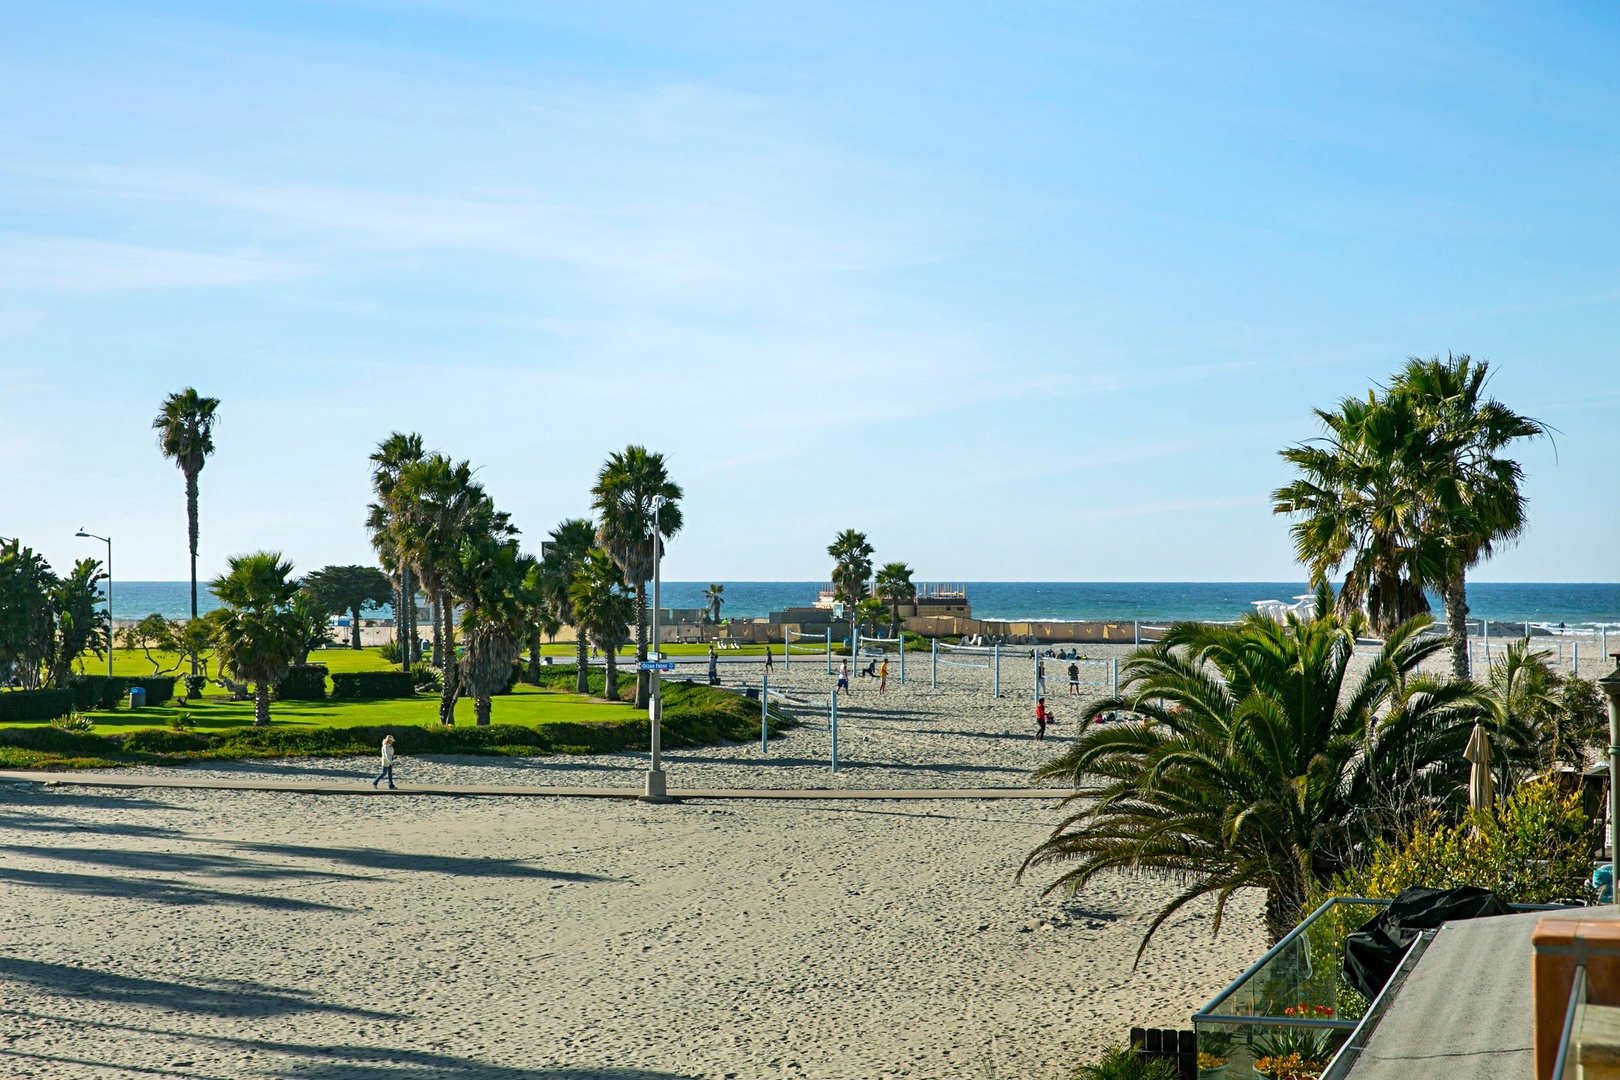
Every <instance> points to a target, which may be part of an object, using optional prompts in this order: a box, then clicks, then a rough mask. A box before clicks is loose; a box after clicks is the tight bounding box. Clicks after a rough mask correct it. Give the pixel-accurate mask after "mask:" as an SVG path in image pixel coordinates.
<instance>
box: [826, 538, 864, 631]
mask: <svg viewBox="0 0 1620 1080" xmlns="http://www.w3.org/2000/svg"><path fill="white" fill-rule="evenodd" d="M827 554H828V555H831V556H832V558H833V574H832V578H833V595H834V596H842V597H843V599H844V606H845V608H846V609H847V610H848V611H849V640H850V645H851V647H852V648H853V647H854V642H855V628H856V627H857V626H858V625H859V618H860V616H859V613H858V612H857V610H856V609H857V608H858V607H859V606H860V603H861V598H862V597H864V596H865V595H866V583H867V582H868V581H869V580H871V577H872V545H871V544H869V543H867V540H866V534H865V533H863V532H856V531H855V530H854V529H845V530H844V531H843V532H841V533H839V534H838V535H837V536H835V537H833V542H832V543H831V544H828V545H827Z"/></svg>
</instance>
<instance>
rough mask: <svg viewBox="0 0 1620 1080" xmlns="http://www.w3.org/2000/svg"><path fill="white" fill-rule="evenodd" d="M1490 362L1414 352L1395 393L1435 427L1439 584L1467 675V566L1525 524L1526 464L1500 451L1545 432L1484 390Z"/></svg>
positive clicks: (1431, 495)
mask: <svg viewBox="0 0 1620 1080" xmlns="http://www.w3.org/2000/svg"><path fill="white" fill-rule="evenodd" d="M1489 379H1490V365H1489V364H1487V363H1485V362H1484V361H1475V360H1474V359H1473V358H1472V357H1469V356H1468V355H1466V354H1464V355H1462V356H1451V355H1449V354H1448V355H1447V356H1446V358H1445V359H1444V360H1441V359H1440V358H1439V357H1438V356H1436V357H1431V358H1430V359H1428V360H1420V359H1418V358H1417V357H1413V358H1412V359H1411V360H1409V361H1408V362H1407V364H1406V367H1405V368H1404V369H1402V371H1401V372H1400V374H1398V375H1396V376H1395V379H1394V381H1393V382H1392V383H1391V385H1390V395H1391V396H1392V397H1393V396H1399V397H1402V398H1405V399H1406V400H1407V401H1408V402H1410V405H1411V408H1412V409H1413V411H1415V412H1416V414H1417V415H1418V416H1419V417H1420V418H1421V420H1422V422H1423V423H1424V424H1425V425H1426V426H1427V427H1428V428H1429V431H1430V433H1431V434H1430V437H1429V438H1428V439H1427V440H1426V442H1425V444H1424V446H1425V449H1426V450H1427V455H1426V460H1425V461H1423V462H1422V468H1423V477H1424V479H1423V489H1424V494H1425V495H1426V496H1427V497H1428V500H1429V503H1430V505H1429V521H1428V526H1427V528H1428V531H1429V533H1430V534H1431V535H1432V536H1434V537H1435V538H1436V539H1437V540H1438V542H1439V544H1440V545H1441V547H1442V548H1443V550H1444V553H1445V569H1444V572H1443V574H1442V580H1441V581H1440V582H1438V583H1437V584H1438V585H1439V587H1440V592H1441V595H1442V596H1443V597H1444V600H1445V606H1446V622H1447V624H1448V625H1449V627H1450V629H1451V642H1452V644H1451V649H1452V654H1451V655H1452V660H1451V667H1452V673H1453V674H1455V675H1456V677H1457V678H1459V679H1461V678H1467V676H1468V583H1467V578H1468V571H1469V570H1470V569H1472V568H1473V567H1474V566H1476V565H1478V564H1479V563H1480V562H1482V561H1484V560H1485V559H1488V558H1490V557H1491V556H1492V555H1493V554H1494V553H1495V550H1496V547H1497V546H1498V545H1500V544H1503V543H1506V542H1509V541H1512V540H1514V539H1517V538H1518V537H1519V535H1520V534H1522V533H1523V532H1524V528H1525V499H1524V495H1523V494H1522V493H1521V492H1520V490H1519V482H1520V481H1521V480H1522V479H1523V477H1524V470H1523V469H1522V468H1520V466H1519V463H1518V462H1517V461H1514V460H1513V459H1512V458H1508V457H1504V456H1503V455H1502V451H1504V450H1506V449H1507V448H1508V447H1509V446H1511V445H1512V444H1513V443H1515V442H1517V441H1519V440H1521V439H1534V438H1539V437H1540V436H1543V435H1545V434H1547V428H1546V426H1545V425H1543V424H1542V423H1541V422H1540V421H1538V420H1532V419H1531V418H1530V417H1528V416H1522V415H1520V414H1519V413H1516V412H1514V411H1513V410H1512V409H1509V408H1508V407H1507V406H1506V405H1504V404H1502V403H1501V402H1500V401H1498V400H1496V399H1495V398H1488V397H1486V395H1485V386H1486V383H1487V382H1488V381H1489Z"/></svg>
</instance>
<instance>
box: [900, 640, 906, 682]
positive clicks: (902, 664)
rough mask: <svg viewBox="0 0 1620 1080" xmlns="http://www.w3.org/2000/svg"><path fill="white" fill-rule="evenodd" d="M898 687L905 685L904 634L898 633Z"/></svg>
mask: <svg viewBox="0 0 1620 1080" xmlns="http://www.w3.org/2000/svg"><path fill="white" fill-rule="evenodd" d="M899 640H900V685H901V686H904V685H906V632H905V631H904V630H902V631H900V639H899Z"/></svg>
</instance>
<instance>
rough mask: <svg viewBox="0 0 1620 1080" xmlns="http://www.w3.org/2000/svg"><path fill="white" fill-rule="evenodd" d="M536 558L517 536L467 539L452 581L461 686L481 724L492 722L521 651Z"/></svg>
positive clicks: (462, 546)
mask: <svg viewBox="0 0 1620 1080" xmlns="http://www.w3.org/2000/svg"><path fill="white" fill-rule="evenodd" d="M533 567H534V560H533V559H531V558H530V557H529V556H527V555H524V554H522V553H521V552H520V551H519V550H518V544H517V541H516V540H510V539H503V538H499V537H495V536H488V535H474V536H466V537H463V538H462V541H461V548H460V551H459V552H458V553H457V559H456V564H455V566H454V567H453V568H452V569H451V574H450V578H451V583H452V586H453V590H454V592H455V594H456V596H457V597H459V598H460V600H461V604H462V612H461V640H462V644H463V648H462V655H461V659H460V660H459V661H458V666H459V667H460V669H461V680H460V681H461V684H462V686H463V687H464V688H465V690H466V693H467V694H468V695H469V696H470V697H471V698H472V699H473V711H474V715H475V717H476V723H477V724H478V726H479V727H488V726H489V715H490V698H491V697H492V696H493V695H494V694H496V693H498V692H500V691H502V690H504V689H505V688H506V686H507V681H508V680H509V679H510V678H511V676H512V664H513V663H514V662H515V661H516V660H517V658H518V656H519V654H520V652H521V651H522V642H523V634H524V631H525V628H526V626H527V624H528V621H529V612H530V605H531V604H532V603H533V598H532V597H531V596H530V595H529V584H530V581H531V578H530V571H531V570H532V569H533Z"/></svg>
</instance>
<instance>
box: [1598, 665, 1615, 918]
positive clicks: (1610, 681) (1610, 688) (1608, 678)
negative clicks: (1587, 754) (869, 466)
mask: <svg viewBox="0 0 1620 1080" xmlns="http://www.w3.org/2000/svg"><path fill="white" fill-rule="evenodd" d="M1614 658H1615V661H1616V663H1615V666H1614V670H1613V671H1611V672H1609V674H1607V675H1605V676H1604V677H1603V678H1601V679H1599V680H1598V686H1600V687H1602V688H1603V692H1604V693H1605V694H1606V695H1608V698H1609V875H1610V876H1609V887H1610V889H1611V890H1612V894H1611V902H1620V887H1617V886H1620V843H1616V840H1620V835H1617V834H1616V828H1615V822H1616V821H1620V784H1616V783H1615V780H1616V778H1617V777H1620V653H1616V654H1615V657H1614Z"/></svg>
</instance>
